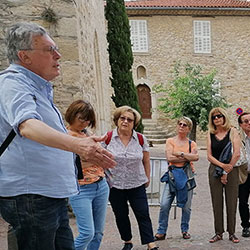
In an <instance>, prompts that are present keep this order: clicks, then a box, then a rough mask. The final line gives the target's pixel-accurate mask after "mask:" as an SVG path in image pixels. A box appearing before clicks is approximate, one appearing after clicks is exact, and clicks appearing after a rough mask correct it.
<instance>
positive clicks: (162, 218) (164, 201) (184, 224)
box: [157, 183, 193, 234]
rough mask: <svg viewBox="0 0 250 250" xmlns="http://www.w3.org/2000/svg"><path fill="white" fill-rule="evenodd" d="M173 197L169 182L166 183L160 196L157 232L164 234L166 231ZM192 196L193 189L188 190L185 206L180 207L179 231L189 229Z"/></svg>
mask: <svg viewBox="0 0 250 250" xmlns="http://www.w3.org/2000/svg"><path fill="white" fill-rule="evenodd" d="M174 197H175V193H170V190H169V184H168V183H166V185H165V187H164V190H163V193H162V198H161V208H160V214H159V221H158V223H159V226H158V230H157V234H165V233H166V232H167V229H168V217H169V211H170V209H171V205H172V203H173V200H174ZM192 197H193V190H190V191H188V200H187V202H186V204H185V206H184V207H183V208H182V216H181V232H188V230H189V221H190V216H191V203H192Z"/></svg>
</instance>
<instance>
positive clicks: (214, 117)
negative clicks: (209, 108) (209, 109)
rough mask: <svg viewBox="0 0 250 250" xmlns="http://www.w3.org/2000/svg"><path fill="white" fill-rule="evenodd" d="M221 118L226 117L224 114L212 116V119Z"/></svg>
mask: <svg viewBox="0 0 250 250" xmlns="http://www.w3.org/2000/svg"><path fill="white" fill-rule="evenodd" d="M220 118H224V115H222V114H219V115H213V116H212V120H215V119H220Z"/></svg>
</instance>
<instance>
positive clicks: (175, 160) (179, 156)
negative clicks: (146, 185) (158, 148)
mask: <svg viewBox="0 0 250 250" xmlns="http://www.w3.org/2000/svg"><path fill="white" fill-rule="evenodd" d="M192 126H193V123H192V120H191V119H190V118H188V117H185V116H184V117H181V118H180V119H179V120H178V121H177V127H176V130H177V135H176V136H175V137H173V138H168V139H167V141H166V158H167V161H168V163H169V168H170V167H175V168H178V170H180V169H181V168H182V169H184V166H185V165H186V163H189V162H190V165H189V167H190V168H191V170H192V172H195V169H194V166H193V163H192V162H193V161H198V159H199V156H198V152H197V145H196V143H195V142H194V141H190V140H189V139H188V134H189V132H190V131H191V129H192ZM186 178H187V176H186V175H184V176H183V177H182V179H181V180H180V181H181V182H182V181H185V180H186V181H187V179H186ZM175 196H176V193H175V192H171V186H170V183H169V181H166V184H165V187H164V190H163V193H162V198H161V207H160V214H159V221H158V223H159V226H158V230H157V234H156V235H155V240H164V239H165V238H166V232H167V229H168V218H169V211H170V209H171V205H172V203H173V200H174V198H175ZM185 197H186V199H184V201H186V202H183V204H180V205H179V206H180V207H182V217H181V232H182V237H183V239H190V237H191V235H190V234H189V232H188V230H189V221H190V216H191V202H192V197H193V189H191V190H189V191H187V190H186V193H185Z"/></svg>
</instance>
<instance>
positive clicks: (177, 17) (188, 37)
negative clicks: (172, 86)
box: [125, 0, 250, 124]
mask: <svg viewBox="0 0 250 250" xmlns="http://www.w3.org/2000/svg"><path fill="white" fill-rule="evenodd" d="M125 4H126V9H127V14H128V16H129V20H130V25H131V40H132V43H133V47H132V49H133V54H134V64H133V75H134V82H135V84H136V86H137V89H138V93H139V100H141V107H142V110H143V113H144V115H143V116H144V118H151V119H152V120H157V121H159V122H160V118H161V117H162V116H159V113H158V111H157V110H156V107H157V99H158V96H157V94H155V93H154V91H153V90H152V87H153V85H154V84H157V83H166V82H167V81H168V80H169V77H170V73H171V70H173V65H174V64H175V62H177V61H181V62H183V63H186V62H188V63H191V64H199V65H201V66H202V68H203V69H204V70H205V73H206V72H207V73H208V72H210V71H211V70H213V69H215V70H216V71H217V74H216V79H217V80H218V84H220V86H221V94H222V95H224V96H226V99H227V101H228V102H229V103H231V104H232V106H231V108H230V109H229V113H230V115H231V117H232V120H234V121H235V122H236V117H237V115H236V112H235V110H236V109H237V108H238V107H241V108H242V109H243V110H247V109H248V110H250V108H249V104H250V95H249V93H250V80H249V77H250V67H249V58H250V46H249V44H250V2H247V1H244V0H242V1H241V0H196V1H190V0H175V1H172V0H148V1H140V0H137V1H136V0H134V1H133V0H132V1H126V2H125ZM144 102H146V104H145V103H144ZM168 124H169V122H168Z"/></svg>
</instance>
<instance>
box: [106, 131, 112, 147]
mask: <svg viewBox="0 0 250 250" xmlns="http://www.w3.org/2000/svg"><path fill="white" fill-rule="evenodd" d="M112 134H113V131H108V132H107V136H108V138H107V139H106V140H105V144H106V145H109V143H110V141H111V138H112Z"/></svg>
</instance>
